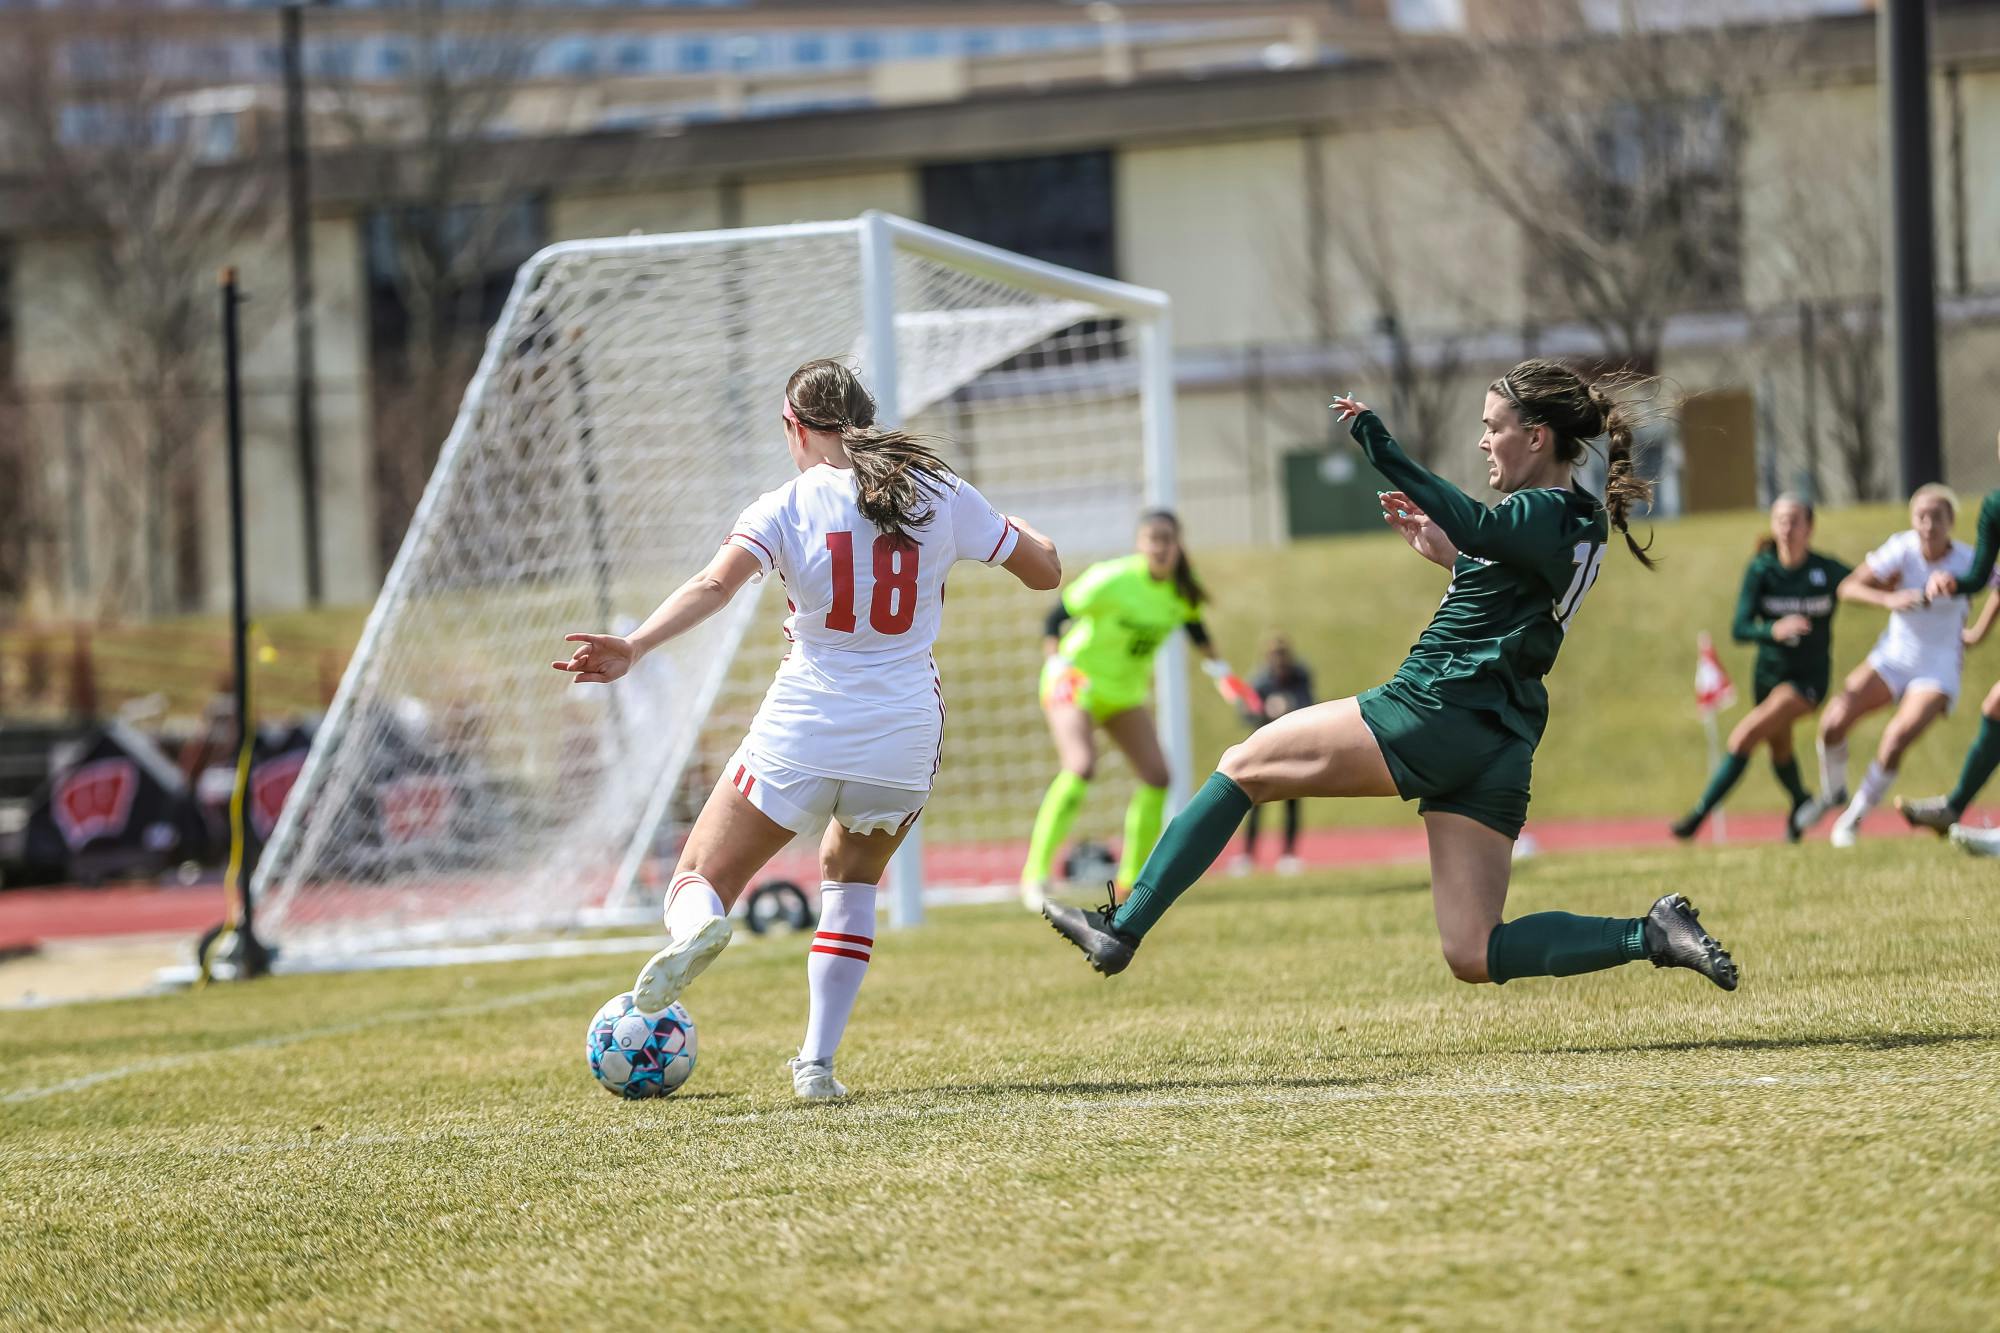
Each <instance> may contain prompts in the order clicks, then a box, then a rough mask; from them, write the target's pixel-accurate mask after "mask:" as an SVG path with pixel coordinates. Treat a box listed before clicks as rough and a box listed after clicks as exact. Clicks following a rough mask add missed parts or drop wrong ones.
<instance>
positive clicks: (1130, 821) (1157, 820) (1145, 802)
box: [1118, 783, 1167, 888]
mask: <svg viewBox="0 0 2000 1333" xmlns="http://www.w3.org/2000/svg"><path fill="white" fill-rule="evenodd" d="M1166 817H1167V789H1166V788H1165V787H1148V786H1146V785H1145V784H1144V783H1141V784H1139V786H1138V788H1137V789H1136V790H1135V791H1133V793H1132V799H1131V800H1130V801H1128V802H1127V803H1126V805H1125V846H1124V848H1123V849H1121V850H1120V851H1119V853H1118V884H1119V887H1120V888H1130V887H1131V886H1132V881H1133V880H1135V879H1137V878H1138V877H1139V867H1140V866H1143V865H1145V864H1146V858H1147V857H1148V856H1151V855H1152V854H1153V844H1154V843H1156V842H1158V841H1159V840H1160V825H1161V823H1162V822H1164V821H1165V819H1166Z"/></svg>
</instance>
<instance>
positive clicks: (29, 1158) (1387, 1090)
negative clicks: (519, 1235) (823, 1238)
mask: <svg viewBox="0 0 2000 1333" xmlns="http://www.w3.org/2000/svg"><path fill="white" fill-rule="evenodd" d="M300 1035H301V1037H303V1035H304V1034H300ZM1952 1084H1993V1085H1996V1086H2000V1073H1983V1072H1982V1073H1965V1074H1935V1075H1911V1076H1901V1075H1887V1076H1884V1077H1882V1078H1855V1077H1852V1076H1847V1075H1827V1074H1800V1075H1772V1074H1765V1075H1760V1076H1757V1077H1754V1078H1716V1079H1630V1080H1614V1081H1608V1082H1599V1083H1509V1084H1496V1085H1477V1084H1474V1085H1467V1086H1463V1087H1456V1086H1451V1085H1442V1086H1440V1085H1431V1086H1420V1087H1407V1088H1397V1087H1361V1088H1270V1089H1266V1090H1262V1091H1258V1090H1254V1089H1244V1090H1241V1091H1237V1090H1226V1089H1212V1090H1207V1091H1195V1092H1188V1093H1133V1094H1111V1095H1107V1096H1102V1097H1065V1098H1062V1099H1060V1100H1053V1101H1049V1102H1047V1103H1045V1104H1044V1105H1040V1106H1038V1105H1036V1104H1035V1096H1034V1094H1033V1092H1032V1091H1024V1092H1023V1093H1021V1094H1020V1095H1019V1096H1017V1097H1006V1098H987V1097H982V1098H979V1099H977V1100H960V1101H954V1102H947V1103H941V1104H938V1105H932V1106H870V1105H867V1104H866V1103H865V1102H864V1103H863V1104H859V1105H855V1104H849V1105H846V1106H842V1105H840V1104H838V1103H814V1104H811V1105H793V1106H788V1107H786V1108H785V1109H783V1110H776V1111H750V1112H745V1113H743V1114H739V1115H722V1116H716V1117H714V1118H713V1120H711V1121H710V1122H709V1123H712V1124H722V1125H741V1124H752V1123H758V1122H765V1121H783V1120H787V1119H796V1118H797V1117H799V1116H801V1115H808V1116H826V1117H833V1118H835V1119H838V1120H860V1121H876V1120H931V1119H939V1120H942V1119H951V1118H956V1117H963V1116H974V1115H980V1114H988V1113H999V1112H1002V1111H1004V1112H1005V1113H1006V1114H1008V1115H1014V1116H1018V1115H1020V1114H1021V1113H1022V1112H1023V1111H1024V1110H1025V1111H1028V1112H1030V1113H1032V1112H1035V1111H1037V1110H1046V1111H1050V1112H1054V1113H1058V1114H1066V1115H1078V1116H1090V1115H1101V1114H1102V1113H1104V1112H1106V1111H1141V1110H1202V1109H1210V1110H1213V1109H1217V1108H1238V1107H1255V1106H1299V1105H1314V1104H1322V1105H1331V1104H1339V1103H1352V1102H1393V1101H1445V1102H1453V1101H1477V1100H1481V1099H1485V1098H1496V1097H1578V1096H1598V1095H1603V1094H1607V1093H1628V1092H1697V1091H1712V1092H1732V1091H1747V1092H1759V1091H1769V1090H1783V1089H1811V1088H1836V1087H1844V1088H1856V1089H1861V1088H1913V1087H1942V1086H1948V1085H1952ZM891 1095H893V1094H891ZM1022 1101H1026V1102H1027V1103H1028V1105H1027V1106H1025V1107H1024V1106H1022V1105H1021V1102H1022ZM815 1123H817V1124H819V1125H822V1126H823V1125H826V1124H828V1123H829V1122H828V1121H826V1120H819V1121H816V1122H815ZM659 1132H660V1130H659V1127H658V1126H657V1125H638V1124H633V1125H614V1126H591V1127H588V1128H585V1127H582V1126H578V1125H575V1124H561V1125H535V1126H531V1127H525V1128H516V1129H492V1128H486V1127H481V1126H460V1127H454V1128H448V1129H428V1130H415V1131H411V1132H408V1133H399V1134H398V1133H391V1134H326V1135H317V1136H310V1135H309V1136H297V1135H295V1136H292V1137H289V1138H283V1139H250V1140H245V1141H243V1142H239V1143H220V1144H213V1145H205V1146H201V1147H191V1148H174V1147H170V1146H164V1145H163V1146H158V1147H146V1146H138V1147H129V1148H88V1149H76V1150H70V1151H61V1152H23V1153H15V1152H8V1151H6V1150H4V1149H0V1161H11V1162H22V1163H43V1164H68V1165H87V1164H89V1163H91V1162H99V1161H122V1160H128V1159H135V1158H141V1157H159V1156H173V1157H242V1156H248V1157H265V1156H277V1155H280V1154H283V1153H293V1152H315V1151H326V1150H329V1149H344V1148H393V1147H405V1146H410V1145H421V1144H435V1143H455V1142H479V1143H485V1142H494V1143H497V1142H506V1141H514V1140H521V1139H533V1138H552V1137H564V1138H567V1137H573V1136H575V1135H577V1134H580V1133H587V1134H589V1135H590V1136H591V1137H592V1138H593V1139H597V1138H602V1137H605V1136H612V1137H622V1136H625V1135H631V1134H647V1135H655V1134H658V1133H659Z"/></svg>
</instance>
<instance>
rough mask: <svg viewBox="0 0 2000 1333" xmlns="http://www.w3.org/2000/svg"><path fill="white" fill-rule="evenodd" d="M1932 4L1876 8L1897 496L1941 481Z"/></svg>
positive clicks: (1920, 0) (1907, 1) (1911, 0)
mask: <svg viewBox="0 0 2000 1333" xmlns="http://www.w3.org/2000/svg"><path fill="white" fill-rule="evenodd" d="M1930 22H1931V9H1930V0H1893V3H1890V4H1884V5H1882V6H1881V7H1880V9H1879V10H1878V11H1877V14H1876V19H1875V25H1876V33H1877V38H1878V51H1877V54H1878V59H1879V63H1880V66H1881V76H1880V77H1881V80H1882V92H1883V97H1882V101H1883V107H1884V112H1885V116H1884V122H1885V127H1886V130H1887V133H1886V134H1885V136H1884V137H1885V138H1886V140H1887V141H1888V145H1889V236H1890V248H1891V261H1890V275H1891V276H1890V281H1889V334H1890V337H1891V339H1892V340H1893V342H1894V346H1895V357H1896V434H1897V438H1898V440H1899V441H1900V442H1901V458H1902V468H1903V491H1904V493H1905V494H1908V493H1909V492H1910V491H1912V490H1915V489H1916V488H1917V487H1918V486H1921V485H1923V484H1924V483H1926V482H1932V481H1942V480H1943V479H1944V460H1943V451H1942V449H1941V447H1940V445H1941V440H1940V428H1939V416H1938V361H1937V241H1936V236H1935V226H1936V220H1935V217H1934V215H1933V210H1932V204H1931V101H1930V63H1931V62H1930Z"/></svg>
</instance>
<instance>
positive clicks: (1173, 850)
mask: <svg viewBox="0 0 2000 1333" xmlns="http://www.w3.org/2000/svg"><path fill="white" fill-rule="evenodd" d="M1250 805H1251V801H1250V798H1249V797H1248V796H1245V795H1244V794H1243V789H1242V788H1241V787H1239V786H1237V785H1236V784H1235V783H1234V782H1231V781H1230V780H1229V779H1228V778H1226V777H1224V776H1223V775H1222V774H1220V773H1211V774H1209V775H1208V781H1207V782H1204V783H1202V784H1201V790H1200V791H1198V792H1196V793H1195V794H1194V799H1193V800H1192V801H1189V802H1188V805H1187V809H1185V810H1183V811H1181V812H1180V813H1179V814H1178V815H1175V816H1174V822H1173V823H1171V824H1169V825H1167V831H1166V832H1165V833H1163V834H1161V835H1160V841H1159V844H1158V845H1157V846H1155V847H1154V848H1153V854H1152V855H1151V856H1149V857H1147V858H1146V867H1145V869H1143V870H1141V871H1140V872H1139V877H1138V879H1137V880H1136V881H1134V882H1133V885H1132V896H1131V897H1129V898H1127V899H1126V900H1125V905H1124V906H1123V907H1121V908H1119V909H1118V915H1117V916H1115V917H1113V918H1112V922H1111V925H1112V928H1113V929H1115V930H1116V931H1118V932H1119V933H1120V934H1121V935H1131V936H1133V937H1135V938H1137V937H1143V936H1144V935H1145V933H1146V932H1147V931H1149V930H1151V929H1152V928H1153V925H1154V923H1155V922H1157V921H1158V920H1159V919H1160V917H1161V916H1162V915H1164V914H1165V912H1166V910H1167V909H1168V908H1169V907H1172V906H1173V905H1174V899H1176V898H1178V897H1180V896H1181V894H1182V893H1184V892H1186V891H1187V888H1188V886H1189V885H1190V884H1193V883H1194V882H1195V881H1196V880H1197V879H1200V878H1201V872H1202V871H1204V870H1206V869H1208V868H1209V867H1210V866H1212V865H1214V864H1215V858H1216V857H1218V856H1220V855H1222V849H1223V848H1225V847H1227V846H1228V845H1229V840H1230V839H1231V838H1233V837H1235V836H1236V826H1237V825H1238V824H1241V823H1242V822H1243V816H1244V815H1246V814H1248V813H1250Z"/></svg>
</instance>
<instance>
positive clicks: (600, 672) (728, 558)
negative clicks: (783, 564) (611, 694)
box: [549, 546, 763, 685]
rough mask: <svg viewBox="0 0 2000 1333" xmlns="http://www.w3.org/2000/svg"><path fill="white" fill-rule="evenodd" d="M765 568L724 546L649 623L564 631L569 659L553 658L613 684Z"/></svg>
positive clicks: (584, 677) (596, 681) (587, 677)
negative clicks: (610, 630)
mask: <svg viewBox="0 0 2000 1333" xmlns="http://www.w3.org/2000/svg"><path fill="white" fill-rule="evenodd" d="M762 568H763V567H762V566H761V565H760V564H758V562H757V557H756V556H754V555H751V554H750V553H749V552H748V551H745V550H744V549H743V548H742V547H740V546H725V547H723V548H722V549H721V550H720V551H717V552H716V553H715V559H713V560H711V561H709V562H708V568H706V569H704V570H702V571H701V573H699V574H697V575H695V576H694V577H693V578H691V579H689V580H688V581H687V582H686V583H683V584H682V585H681V586H680V587H678V588H676V589H674V591H673V593H672V594H671V595H670V596H669V597H668V598H667V600H666V601H664V602H661V603H660V606H659V609H658V610H656V611H654V612H653V614H652V615H650V616H647V617H646V623H645V624H643V625H641V626H639V628H638V629H636V630H634V631H632V633H630V634H628V635H618V634H566V635H564V636H563V642H564V643H573V644H576V645H577V648H576V651H575V652H573V653H572V654H570V657H569V660H568V661H566V662H551V663H550V664H549V665H551V666H553V667H554V668H555V669H556V670H558V671H567V672H569V673H570V676H571V678H572V679H574V680H575V681H576V682H577V683H578V684H588V685H609V684H610V683H611V682H612V681H614V680H617V679H618V678H619V677H620V676H623V675H624V674H625V673H626V672H628V671H630V670H631V669H632V667H633V665H634V664H635V663H637V662H638V660H639V659H640V658H642V657H644V656H645V655H646V654H647V653H649V652H651V651H652V650H653V649H655V648H657V647H659V646H660V645H661V644H663V643H665V642H666V641H667V640H669V639H672V638H675V637H677V636H679V635H682V634H685V633H687V632H688V631H689V630H691V629H693V628H694V627H695V626H696V625H699V624H700V623H701V622H702V621H704V620H707V619H708V618H709V617H710V616H712V615H714V614H715V613H716V612H717V611H720V610H721V609H722V608H723V607H725V606H727V605H729V599H730V598H732V597H734V596H735V595H736V594H737V593H738V592H740V591H742V589H743V585H744V584H746V583H748V582H749V581H750V580H751V578H752V577H753V576H755V575H756V574H757V573H758V572H759V571H760V570H761V569H762Z"/></svg>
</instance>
